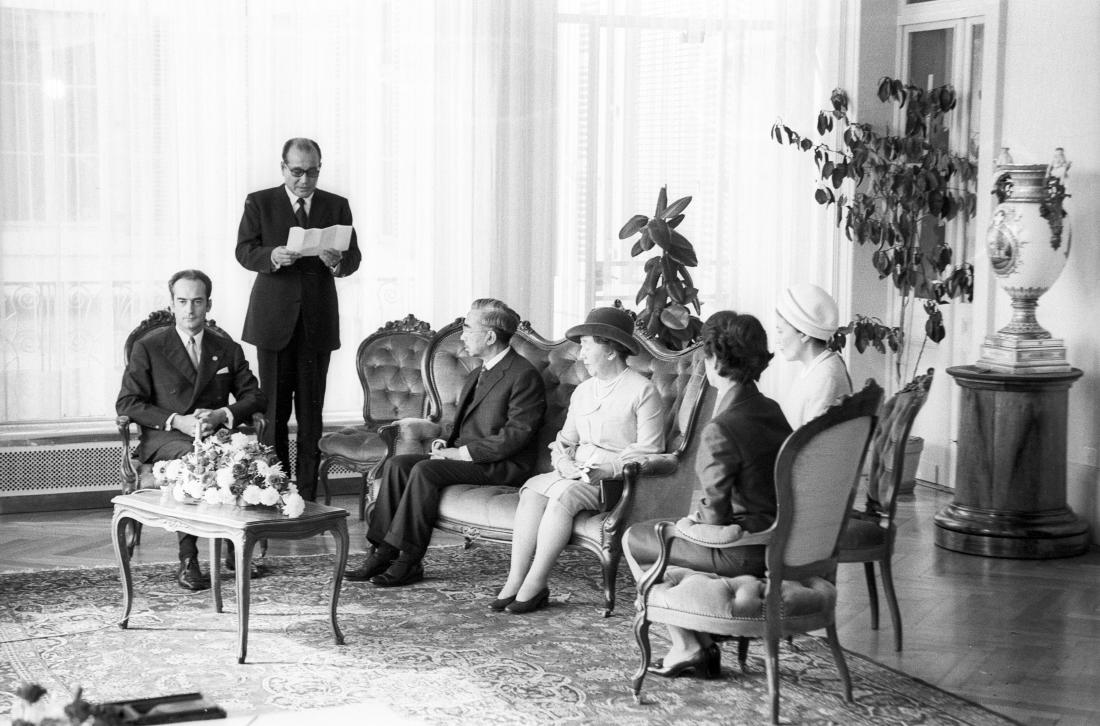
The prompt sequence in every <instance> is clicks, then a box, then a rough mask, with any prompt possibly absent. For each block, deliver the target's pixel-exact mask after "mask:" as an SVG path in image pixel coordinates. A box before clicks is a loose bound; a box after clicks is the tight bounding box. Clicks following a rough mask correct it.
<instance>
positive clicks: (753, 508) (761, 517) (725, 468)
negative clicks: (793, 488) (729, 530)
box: [695, 383, 791, 532]
mask: <svg viewBox="0 0 1100 726" xmlns="http://www.w3.org/2000/svg"><path fill="white" fill-rule="evenodd" d="M715 410H716V411H717V412H718V413H716V414H715V416H714V418H713V419H711V421H710V422H709V423H708V424H707V425H706V426H704V427H703V431H702V432H701V433H702V437H703V438H702V441H701V445H700V447H699V454H698V456H697V457H696V461H695V472H696V474H697V475H698V477H699V483H700V486H701V487H702V489H703V493H704V497H703V499H702V501H701V502H700V507H699V513H700V515H701V519H700V521H701V522H703V523H704V524H718V525H727V524H740V525H741V526H742V527H743V528H745V530H747V531H749V532H759V531H761V530H764V529H767V528H768V527H770V526H771V524H772V522H774V521H775V509H776V505H775V459H776V457H777V456H778V455H779V449H780V447H782V446H783V442H784V441H786V439H787V436H789V435H790V433H791V427H790V426H789V425H788V424H787V419H786V418H785V417H784V416H783V411H782V409H780V407H779V404H778V403H776V402H775V401H773V400H772V399H770V398H768V397H767V396H765V395H764V394H763V393H761V392H760V391H759V390H757V388H756V384H755V383H748V384H745V385H743V386H741V387H740V388H739V389H737V390H736V391H735V392H730V393H728V394H727V395H726V396H725V398H723V399H722V401H721V402H720V403H719V404H718V407H717V408H716V409H715Z"/></svg>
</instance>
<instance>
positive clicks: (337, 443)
mask: <svg viewBox="0 0 1100 726" xmlns="http://www.w3.org/2000/svg"><path fill="white" fill-rule="evenodd" d="M317 446H318V448H319V449H321V453H323V454H328V455H329V456H342V457H343V458H345V459H349V460H351V461H364V462H365V461H378V460H379V459H381V458H382V457H383V456H385V455H386V443H385V442H384V441H382V438H381V437H380V436H379V435H378V434H377V433H375V432H374V431H371V430H369V429H367V428H366V427H363V426H357V427H354V428H346V429H341V430H340V431H336V432H334V433H331V434H325V435H324V436H322V437H321V441H320V443H319V444H318V445H317Z"/></svg>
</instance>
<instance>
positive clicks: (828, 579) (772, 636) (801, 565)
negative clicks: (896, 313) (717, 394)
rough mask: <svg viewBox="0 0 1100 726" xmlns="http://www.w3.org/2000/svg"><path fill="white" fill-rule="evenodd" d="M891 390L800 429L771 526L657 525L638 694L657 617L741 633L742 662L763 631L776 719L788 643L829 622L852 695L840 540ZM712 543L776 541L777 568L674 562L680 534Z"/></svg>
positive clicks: (642, 590) (646, 583)
mask: <svg viewBox="0 0 1100 726" xmlns="http://www.w3.org/2000/svg"><path fill="white" fill-rule="evenodd" d="M881 399H882V389H881V388H879V386H878V385H876V384H875V383H874V382H873V381H871V382H869V383H868V385H867V387H865V388H864V389H863V390H862V391H860V392H859V393H857V394H855V395H853V396H850V397H848V398H847V399H845V400H844V401H843V402H842V403H840V404H837V405H836V406H834V407H832V408H831V409H829V410H828V411H827V412H826V413H824V414H823V415H822V416H820V417H819V418H817V419H814V420H813V421H811V422H809V423H807V424H806V425H805V426H803V427H802V428H800V429H799V430H798V431H795V432H794V433H793V434H791V435H790V436H789V437H788V438H787V440H786V442H784V444H783V447H782V449H781V450H780V452H779V457H778V458H777V460H776V464H775V485H776V496H777V513H776V520H775V523H774V524H773V525H772V527H770V528H769V529H767V530H765V531H763V532H757V533H745V532H743V531H742V530H741V528H740V527H739V526H737V525H730V526H727V527H719V526H715V525H700V524H695V523H693V522H692V521H691V520H688V519H686V518H685V519H681V520H680V521H679V522H677V523H673V522H661V523H658V524H657V525H656V527H657V533H658V538H659V540H660V542H661V550H660V554H659V556H658V559H657V561H656V562H655V563H654V564H653V566H652V567H650V568H649V569H648V570H646V571H644V572H641V570H640V568H639V566H638V564H637V562H635V561H634V560H633V559H632V558H630V556H629V554H628V559H629V560H630V562H631V567H632V569H633V570H634V572H635V576H636V577H638V576H639V575H640V577H639V582H638V595H637V600H636V603H635V605H636V608H637V614H636V616H635V619H634V635H635V638H636V639H637V642H638V648H639V651H640V654H641V658H640V663H639V666H638V670H637V672H636V673H635V675H634V678H633V680H632V684H631V685H632V689H633V692H634V696H635V699H636V700H639V701H640V700H641V689H642V683H643V680H644V679H645V675H646V668H647V666H648V665H649V661H650V655H651V653H650V643H649V627H650V624H651V623H665V624H666V625H670V626H675V627H680V628H685V629H688V630H693V631H696V632H701V633H709V634H713V635H716V636H725V637H735V638H738V639H739V648H738V658H739V660H740V661H741V666H742V668H744V667H745V659H746V656H747V643H746V639H747V638H763V639H764V642H765V646H766V653H767V655H766V668H767V678H768V693H769V695H770V697H771V702H772V703H771V705H772V723H779V661H778V656H779V641H780V640H781V639H783V638H788V637H790V636H792V635H795V634H798V633H806V632H809V631H812V630H817V629H821V628H824V629H825V632H826V634H827V637H828V641H829V647H830V649H831V651H832V654H833V658H834V660H835V661H836V666H837V670H838V671H839V673H840V676H841V679H842V680H843V682H844V695H845V698H846V700H848V701H851V700H852V684H851V679H850V677H849V675H848V667H847V664H846V663H845V661H844V653H843V651H842V650H841V647H840V643H839V641H838V640H837V632H836V621H835V613H836V600H837V590H836V567H837V543H838V541H839V539H840V534H841V531H842V530H843V528H844V522H845V520H846V519H847V517H848V515H849V512H850V510H851V506H852V500H853V498H854V497H855V491H856V486H857V484H858V481H859V475H860V470H861V469H862V467H863V460H864V456H865V455H866V452H867V448H868V445H869V442H870V439H871V432H872V431H873V430H874V425H875V419H876V412H877V410H878V406H879V402H880V401H881ZM676 538H683V539H687V540H690V541H693V542H696V543H698V544H703V545H706V546H709V547H718V548H725V547H742V546H746V545H759V544H764V545H766V546H767V553H766V562H767V575H766V576H765V577H763V578H758V577H755V576H752V575H743V576H740V577H722V576H719V575H716V574H714V573H710V572H699V571H696V570H692V569H688V568H685V567H677V566H671V565H669V548H670V543H671V542H672V540H673V539H676Z"/></svg>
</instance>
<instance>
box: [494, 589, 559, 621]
mask: <svg viewBox="0 0 1100 726" xmlns="http://www.w3.org/2000/svg"><path fill="white" fill-rule="evenodd" d="M548 602H550V588H548V587H544V588H542V590H541V591H539V593H538V594H536V595H535V596H534V597H533V598H531V599H530V600H513V601H512V603H511V604H510V605H508V607H506V608H505V610H507V611H508V612H510V613H516V614H517V615H522V614H523V613H531V612H534V611H536V610H538V609H539V608H542V607H545V606H546V603H548Z"/></svg>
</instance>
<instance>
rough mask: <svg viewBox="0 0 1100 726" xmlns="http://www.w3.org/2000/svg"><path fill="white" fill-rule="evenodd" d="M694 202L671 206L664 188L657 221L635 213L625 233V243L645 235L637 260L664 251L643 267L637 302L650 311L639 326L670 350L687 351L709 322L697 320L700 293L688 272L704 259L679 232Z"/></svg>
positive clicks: (644, 312)
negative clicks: (693, 311) (655, 250)
mask: <svg viewBox="0 0 1100 726" xmlns="http://www.w3.org/2000/svg"><path fill="white" fill-rule="evenodd" d="M690 203H691V197H681V198H680V199H677V200H676V201H675V202H673V203H672V204H669V203H668V190H667V189H666V188H665V187H661V191H660V193H658V195H657V209H656V210H655V211H654V212H653V216H652V217H647V216H646V215H644V214H635V215H634V216H633V217H631V218H630V219H628V220H627V222H626V224H624V225H623V227H622V229H620V230H619V239H628V238H630V237H633V236H634V235H635V234H638V233H640V235H639V237H638V239H637V240H636V241H635V242H634V245H633V247H631V249H630V256H631V257H637V256H638V255H640V254H642V253H643V252H648V251H649V250H652V249H653V248H654V247H658V248H660V254H659V255H655V256H653V257H650V258H649V259H648V260H646V262H645V267H644V268H643V269H644V271H645V279H643V281H642V285H641V287H640V288H638V295H637V297H636V298H635V301H634V302H635V304H641V303H642V301H643V300H644V301H645V309H644V310H642V311H641V312H640V313H638V314H637V318H636V320H635V326H636V327H638V328H640V329H642V330H644V331H645V332H646V334H647V335H648V336H649V337H651V338H655V339H657V340H658V341H659V342H660V343H661V344H663V345H664V346H665V347H666V348H668V349H669V350H683V349H684V348H687V347H688V346H690V345H691V344H692V343H694V342H695V341H696V340H697V339H698V338H699V334H700V333H701V332H702V330H703V321H702V320H700V319H699V318H698V317H697V315H698V314H699V313H701V312H702V309H701V308H702V304H701V303H700V302H699V291H698V290H697V289H696V288H695V285H694V283H693V282H692V280H691V274H690V273H689V272H688V269H687V268H689V267H695V266H696V265H698V264H699V259H698V257H697V256H696V254H695V247H694V246H693V245H692V244H691V242H689V241H688V240H687V238H686V237H684V236H683V235H682V234H680V233H679V232H677V231H676V228H677V227H678V226H679V225H680V222H682V221H684V210H685V209H687V206H688V204H690ZM689 304H690V305H691V306H692V307H694V308H695V313H696V315H692V313H691V310H690V309H689V308H688V305H689Z"/></svg>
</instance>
